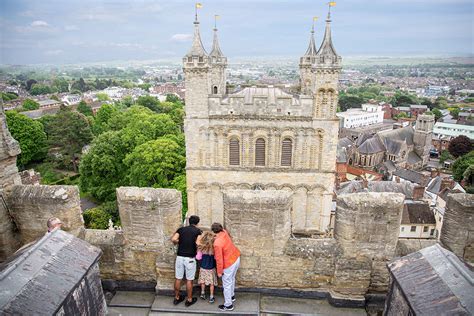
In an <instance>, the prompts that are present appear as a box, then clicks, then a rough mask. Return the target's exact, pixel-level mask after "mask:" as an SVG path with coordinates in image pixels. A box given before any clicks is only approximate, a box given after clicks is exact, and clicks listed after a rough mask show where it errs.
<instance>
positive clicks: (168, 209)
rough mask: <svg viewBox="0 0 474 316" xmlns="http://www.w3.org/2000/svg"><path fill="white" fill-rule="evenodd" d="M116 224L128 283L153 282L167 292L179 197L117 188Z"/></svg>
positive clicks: (172, 192)
mask: <svg viewBox="0 0 474 316" xmlns="http://www.w3.org/2000/svg"><path fill="white" fill-rule="evenodd" d="M117 203H118V207H119V213H120V220H121V222H122V229H123V234H124V238H125V240H126V245H127V256H126V259H125V262H124V267H123V269H124V270H126V271H127V274H128V278H129V280H130V279H131V280H133V281H148V282H149V281H155V280H156V282H157V285H156V287H157V289H169V288H170V286H171V284H172V283H173V280H174V260H175V251H174V245H173V244H172V243H171V240H170V237H171V236H172V235H173V233H174V232H176V229H177V228H178V227H179V226H180V225H181V193H180V192H179V191H177V190H174V189H151V188H137V187H120V188H118V189H117Z"/></svg>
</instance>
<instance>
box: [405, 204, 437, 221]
mask: <svg viewBox="0 0 474 316" xmlns="http://www.w3.org/2000/svg"><path fill="white" fill-rule="evenodd" d="M402 224H405V225H410V224H433V225H435V224H436V219H435V217H434V214H433V211H431V209H430V206H429V205H428V203H405V205H404V207H403V214H402Z"/></svg>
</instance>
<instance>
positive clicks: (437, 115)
mask: <svg viewBox="0 0 474 316" xmlns="http://www.w3.org/2000/svg"><path fill="white" fill-rule="evenodd" d="M431 113H433V115H434V116H435V120H439V119H440V118H442V117H443V113H441V111H440V110H439V109H433V111H431Z"/></svg>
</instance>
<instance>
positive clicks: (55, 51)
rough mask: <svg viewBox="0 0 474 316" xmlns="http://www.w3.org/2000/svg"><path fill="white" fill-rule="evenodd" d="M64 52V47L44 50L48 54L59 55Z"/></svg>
mask: <svg viewBox="0 0 474 316" xmlns="http://www.w3.org/2000/svg"><path fill="white" fill-rule="evenodd" d="M62 53H64V51H63V50H62V49H53V50H47V51H45V52H44V54H45V55H48V56H57V55H61V54H62Z"/></svg>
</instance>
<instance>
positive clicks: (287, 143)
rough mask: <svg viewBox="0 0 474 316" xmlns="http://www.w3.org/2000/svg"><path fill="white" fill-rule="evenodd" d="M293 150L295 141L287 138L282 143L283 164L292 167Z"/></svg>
mask: <svg viewBox="0 0 474 316" xmlns="http://www.w3.org/2000/svg"><path fill="white" fill-rule="evenodd" d="M292 150H293V142H292V141H291V139H289V138H285V139H284V140H283V142H282V145H281V165H282V166H285V167H291V156H292Z"/></svg>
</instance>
